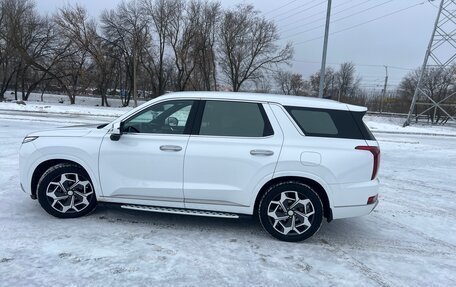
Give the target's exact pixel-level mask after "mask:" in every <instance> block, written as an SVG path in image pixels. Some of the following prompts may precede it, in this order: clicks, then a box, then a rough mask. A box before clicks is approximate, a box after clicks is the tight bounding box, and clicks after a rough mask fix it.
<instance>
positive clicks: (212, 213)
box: [120, 204, 239, 218]
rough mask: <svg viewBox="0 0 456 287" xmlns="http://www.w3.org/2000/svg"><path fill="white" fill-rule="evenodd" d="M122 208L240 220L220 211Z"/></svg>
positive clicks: (135, 206) (133, 206) (151, 207)
mask: <svg viewBox="0 0 456 287" xmlns="http://www.w3.org/2000/svg"><path fill="white" fill-rule="evenodd" d="M120 207H121V208H124V209H131V210H141V211H150V212H159V213H173V214H183V215H195V216H206V217H221V218H239V215H237V214H234V213H227V212H218V211H207V210H197V209H183V208H171V207H158V206H144V205H130V204H128V205H121V206H120Z"/></svg>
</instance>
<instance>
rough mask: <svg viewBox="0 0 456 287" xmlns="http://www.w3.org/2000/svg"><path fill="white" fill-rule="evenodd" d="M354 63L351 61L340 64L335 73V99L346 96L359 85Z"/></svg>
mask: <svg viewBox="0 0 456 287" xmlns="http://www.w3.org/2000/svg"><path fill="white" fill-rule="evenodd" d="M355 72H356V69H355V65H354V64H353V63H351V62H346V63H342V64H340V67H339V70H338V71H337V72H336V74H335V78H336V89H337V93H338V96H337V99H338V100H339V101H340V100H341V98H342V99H343V98H346V97H347V96H349V95H350V94H351V93H353V92H354V91H355V90H356V89H357V88H358V86H359V82H360V79H359V78H358V79H357V78H356V76H355Z"/></svg>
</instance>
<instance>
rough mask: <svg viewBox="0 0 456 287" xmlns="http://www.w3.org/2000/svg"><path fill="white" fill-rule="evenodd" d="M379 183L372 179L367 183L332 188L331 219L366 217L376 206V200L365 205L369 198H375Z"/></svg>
mask: <svg viewBox="0 0 456 287" xmlns="http://www.w3.org/2000/svg"><path fill="white" fill-rule="evenodd" d="M379 185H380V182H379V180H378V179H374V180H371V181H368V182H361V183H350V184H340V185H335V186H333V190H334V206H333V208H332V213H333V219H338V218H347V217H356V216H362V215H367V214H369V213H371V212H372V210H374V209H375V208H376V207H377V205H378V199H377V200H376V201H375V202H374V203H372V204H367V200H368V198H369V197H372V196H377V195H378V190H379Z"/></svg>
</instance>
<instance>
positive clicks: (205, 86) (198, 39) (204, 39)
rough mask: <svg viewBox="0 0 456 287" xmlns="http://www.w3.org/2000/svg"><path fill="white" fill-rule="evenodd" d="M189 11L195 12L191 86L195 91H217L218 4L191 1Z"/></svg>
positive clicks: (219, 8) (219, 7) (219, 13)
mask: <svg viewBox="0 0 456 287" xmlns="http://www.w3.org/2000/svg"><path fill="white" fill-rule="evenodd" d="M189 5H190V10H194V11H197V15H198V18H196V22H197V24H196V25H194V26H196V35H195V38H194V40H193V45H194V47H193V55H192V56H193V58H194V61H195V64H196V67H195V71H194V76H193V79H192V85H193V88H194V89H195V90H207V91H210V90H216V89H217V63H216V60H217V59H216V53H215V52H216V51H215V45H216V33H217V28H218V23H219V18H220V15H221V6H220V3H219V2H207V1H206V2H201V1H191V2H190V4H189Z"/></svg>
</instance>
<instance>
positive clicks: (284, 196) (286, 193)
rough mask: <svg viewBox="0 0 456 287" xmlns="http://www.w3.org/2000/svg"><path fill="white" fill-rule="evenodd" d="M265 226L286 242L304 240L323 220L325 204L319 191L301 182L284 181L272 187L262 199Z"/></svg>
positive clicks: (262, 220)
mask: <svg viewBox="0 0 456 287" xmlns="http://www.w3.org/2000/svg"><path fill="white" fill-rule="evenodd" d="M258 215H259V218H260V222H261V225H262V226H263V228H264V229H265V230H266V231H267V232H269V234H271V235H272V236H274V237H275V238H277V239H280V240H283V241H290V242H295V241H302V240H305V239H307V238H309V237H311V236H312V235H314V234H315V233H316V232H317V231H318V230H319V229H320V226H321V223H322V220H323V205H322V203H321V200H320V198H319V197H318V195H317V194H316V192H315V191H314V190H313V189H312V188H311V187H310V186H308V185H305V184H302V183H299V182H283V183H279V184H276V185H274V186H272V187H270V188H269V189H268V191H267V192H266V193H265V194H264V196H263V198H262V199H261V201H260V205H259V212H258Z"/></svg>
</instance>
